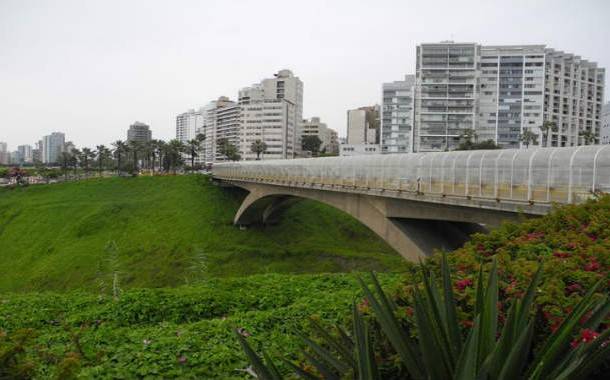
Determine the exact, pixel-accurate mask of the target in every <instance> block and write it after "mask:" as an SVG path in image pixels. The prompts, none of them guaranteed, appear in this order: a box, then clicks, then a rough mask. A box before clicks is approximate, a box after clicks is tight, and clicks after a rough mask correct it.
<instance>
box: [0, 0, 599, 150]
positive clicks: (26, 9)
mask: <svg viewBox="0 0 610 380" xmlns="http://www.w3.org/2000/svg"><path fill="white" fill-rule="evenodd" d="M609 32H610V0H580V1H576V0H565V1H564V0H552V1H542V0H539V1H536V0H523V1H514V0H512V1H506V0H503V1H494V0H481V1H467V0H459V1H456V0H450V1H440V0H435V1H429V0H423V1H414V0H402V1H385V0H384V1H382V0H370V1H358V0H348V1H317V0H303V1H290V0H283V1H265V0H256V1H239V0H232V1H227V0H223V1H211V0H200V1H178V0H176V1H169V0H168V1H153V0H147V1H128V0H123V1H110V0H103V1H99V0H98V1H93V0H91V1H86V0H75V1H59V0H58V1H30V0H0V141H6V142H8V143H9V149H11V150H14V149H15V148H16V146H17V145H21V144H33V143H34V142H35V141H37V140H39V139H40V138H41V137H42V136H43V135H45V134H49V133H50V132H53V131H61V132H65V133H66V135H67V136H66V138H67V139H68V140H72V141H74V142H75V143H76V145H77V146H95V145H96V144H100V143H103V144H109V143H110V142H111V141H115V140H117V139H125V138H126V130H127V128H128V126H129V124H130V123H132V122H133V121H135V120H139V121H143V122H146V123H148V124H149V125H150V126H151V128H152V130H153V136H154V137H155V138H163V139H169V138H173V137H174V136H175V117H176V115H177V114H179V113H181V112H184V111H186V110H188V109H189V108H198V107H199V106H202V105H204V104H206V103H207V102H209V101H210V100H213V99H216V98H217V97H218V96H220V95H226V96H229V97H231V98H233V99H234V98H236V97H237V91H238V90H239V88H241V87H245V86H248V85H251V84H253V83H256V82H258V81H260V80H261V79H263V78H266V77H271V76H272V74H273V73H275V72H277V71H278V70H280V69H283V68H288V69H291V70H292V71H293V72H294V73H295V75H297V76H299V77H300V78H301V80H302V81H303V82H304V117H307V118H309V117H311V116H320V117H321V118H322V120H323V121H325V122H327V123H328V126H329V127H331V128H334V129H336V130H338V131H339V134H340V135H344V134H345V125H346V120H345V119H346V115H345V113H346V110H347V109H350V108H355V107H359V106H363V105H370V104H374V103H378V102H379V101H380V98H381V94H380V91H381V84H382V83H383V82H387V81H393V80H400V79H401V78H402V77H403V76H404V75H405V74H409V73H414V69H415V46H416V45H417V44H418V43H421V42H438V41H441V40H455V41H459V42H471V41H476V42H481V43H484V44H546V45H548V46H550V47H553V48H555V49H559V50H564V51H568V52H572V53H576V54H579V55H581V56H583V57H585V58H586V59H589V60H593V61H597V62H598V63H599V64H600V65H601V66H602V67H606V68H608V67H610V33H609ZM607 98H608V97H606V99H607Z"/></svg>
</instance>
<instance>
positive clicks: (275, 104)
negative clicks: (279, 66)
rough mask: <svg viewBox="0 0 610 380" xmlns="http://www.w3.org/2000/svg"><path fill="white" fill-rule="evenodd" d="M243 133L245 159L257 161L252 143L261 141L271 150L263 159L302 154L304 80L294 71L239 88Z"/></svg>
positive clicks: (243, 157)
mask: <svg viewBox="0 0 610 380" xmlns="http://www.w3.org/2000/svg"><path fill="white" fill-rule="evenodd" d="M239 105H240V106H241V127H240V129H241V131H240V132H241V133H240V145H239V151H240V154H241V156H242V159H244V160H255V159H256V153H253V152H252V151H251V146H252V143H253V142H254V141H256V140H261V141H263V142H264V143H265V144H266V145H267V151H266V152H264V153H263V154H262V155H261V157H260V158H261V159H263V160H264V159H279V158H284V159H285V158H294V157H297V156H299V155H301V147H300V145H301V141H300V135H301V122H302V120H303V82H302V81H301V80H300V79H299V78H298V77H295V76H294V75H293V73H292V72H291V71H290V70H281V71H279V72H278V73H277V74H275V78H269V79H263V80H262V82H261V83H258V84H255V85H252V86H250V87H246V88H243V89H242V90H240V91H239Z"/></svg>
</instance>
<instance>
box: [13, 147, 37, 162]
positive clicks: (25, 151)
mask: <svg viewBox="0 0 610 380" xmlns="http://www.w3.org/2000/svg"><path fill="white" fill-rule="evenodd" d="M32 151H33V149H32V146H31V145H19V146H18V147H17V152H19V161H20V163H24V164H31V163H33V162H34V156H33V154H32Z"/></svg>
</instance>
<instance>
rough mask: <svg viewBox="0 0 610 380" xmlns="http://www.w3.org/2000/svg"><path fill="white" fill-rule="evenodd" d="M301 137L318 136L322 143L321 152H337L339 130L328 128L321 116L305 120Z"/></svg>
mask: <svg viewBox="0 0 610 380" xmlns="http://www.w3.org/2000/svg"><path fill="white" fill-rule="evenodd" d="M301 131H302V132H301V137H304V136H318V138H319V139H320V141H322V144H320V152H326V153H330V154H336V153H337V152H336V149H337V148H338V143H337V132H336V131H335V130H332V129H330V128H328V126H327V125H326V123H323V122H321V121H320V118H319V117H312V118H311V119H309V120H307V119H304V120H303V124H302V130H301Z"/></svg>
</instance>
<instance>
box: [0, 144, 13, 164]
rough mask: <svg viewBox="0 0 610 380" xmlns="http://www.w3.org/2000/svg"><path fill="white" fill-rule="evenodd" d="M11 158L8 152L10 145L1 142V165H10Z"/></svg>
mask: <svg viewBox="0 0 610 380" xmlns="http://www.w3.org/2000/svg"><path fill="white" fill-rule="evenodd" d="M10 160H11V156H10V153H9V152H8V144H7V143H5V142H0V165H8V164H10Z"/></svg>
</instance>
